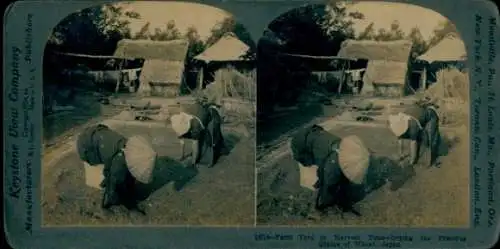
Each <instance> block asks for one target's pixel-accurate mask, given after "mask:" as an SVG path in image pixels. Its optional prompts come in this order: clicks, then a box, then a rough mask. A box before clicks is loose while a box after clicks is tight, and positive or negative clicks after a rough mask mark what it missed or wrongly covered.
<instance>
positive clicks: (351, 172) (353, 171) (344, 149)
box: [339, 135, 370, 184]
mask: <svg viewBox="0 0 500 249" xmlns="http://www.w3.org/2000/svg"><path fill="white" fill-rule="evenodd" d="M339 165H340V169H341V170H342V172H343V173H344V175H345V176H346V177H347V178H348V179H349V180H350V181H351V182H353V183H356V184H361V183H363V181H364V179H365V175H366V172H367V170H368V166H369V165H370V152H369V151H368V149H367V148H366V147H365V145H364V144H363V141H361V139H359V138H358V137H357V136H354V135H352V136H347V137H344V138H343V139H342V141H341V142H340V148H339Z"/></svg>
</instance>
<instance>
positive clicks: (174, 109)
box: [40, 1, 256, 227]
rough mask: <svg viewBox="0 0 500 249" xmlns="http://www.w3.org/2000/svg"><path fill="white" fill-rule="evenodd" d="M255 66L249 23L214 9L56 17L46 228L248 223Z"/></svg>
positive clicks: (48, 83)
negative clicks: (243, 22)
mask: <svg viewBox="0 0 500 249" xmlns="http://www.w3.org/2000/svg"><path fill="white" fill-rule="evenodd" d="M186 13H190V14H189V15H186ZM75 30H77V32H75ZM254 62H255V44H254V41H253V40H252V37H251V35H250V34H249V32H248V31H247V30H246V29H245V27H244V26H243V25H241V24H240V23H238V22H237V21H236V20H235V18H234V17H233V16H232V15H231V14H230V13H228V12H226V11H223V10H221V9H217V8H214V7H210V6H207V5H202V4H192V3H183V2H150V1H147V2H146V1H141V2H127V3H125V2H123V3H113V4H101V5H96V6H93V7H89V8H86V9H81V10H78V11H77V12H75V13H72V14H70V15H69V16H67V17H66V18H64V19H63V20H61V22H60V23H59V24H58V25H57V26H55V27H54V29H53V31H52V33H51V35H50V37H49V39H48V41H47V44H46V46H45V51H44V58H43V100H42V102H43V132H42V133H43V138H42V143H43V144H42V157H43V162H42V172H41V177H42V179H41V191H42V192H41V202H42V203H41V207H42V224H41V225H42V226H45V227H47V226H96V225H97V226H103V225H105V226H122V225H138V226H148V225H151V226H185V225H192V226H253V225H254V223H255V184H254V183H255V144H256V143H255V119H256V118H255V116H256V107H255V106H256V105H255V103H256V80H255V78H256V76H255V75H256V70H255V63H254ZM41 109H42V108H40V110H41Z"/></svg>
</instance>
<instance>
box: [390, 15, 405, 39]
mask: <svg viewBox="0 0 500 249" xmlns="http://www.w3.org/2000/svg"><path fill="white" fill-rule="evenodd" d="M390 32H391V33H390V36H391V40H393V41H396V40H402V39H404V38H405V33H404V32H403V30H401V27H400V24H399V21H397V20H394V21H393V22H392V23H391V31H390Z"/></svg>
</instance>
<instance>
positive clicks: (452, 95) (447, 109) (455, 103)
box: [424, 69, 469, 125]
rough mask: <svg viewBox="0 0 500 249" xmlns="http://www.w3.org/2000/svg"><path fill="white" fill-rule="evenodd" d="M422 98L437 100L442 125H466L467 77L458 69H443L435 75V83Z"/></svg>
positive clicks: (467, 107) (467, 106)
mask: <svg viewBox="0 0 500 249" xmlns="http://www.w3.org/2000/svg"><path fill="white" fill-rule="evenodd" d="M424 96H426V97H429V98H431V99H435V100H437V104H438V105H439V109H438V112H439V116H440V118H441V120H440V121H441V124H443V125H463V124H467V119H468V116H469V75H468V74H467V73H462V72H460V71H459V70H458V69H443V70H441V71H439V72H438V73H437V82H436V83H434V84H433V85H431V86H430V87H429V88H428V89H427V90H426V91H425V93H424Z"/></svg>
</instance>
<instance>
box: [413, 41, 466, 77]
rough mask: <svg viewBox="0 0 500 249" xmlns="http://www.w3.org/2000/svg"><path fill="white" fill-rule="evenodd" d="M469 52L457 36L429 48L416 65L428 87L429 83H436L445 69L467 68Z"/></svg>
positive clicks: (417, 60)
mask: <svg viewBox="0 0 500 249" xmlns="http://www.w3.org/2000/svg"><path fill="white" fill-rule="evenodd" d="M466 61H467V51H466V49H465V44H464V42H463V41H462V40H461V39H460V38H459V37H457V36H456V35H448V36H446V37H444V38H443V39H442V40H441V41H440V42H439V43H438V44H436V45H435V46H433V47H431V48H429V49H428V50H427V52H425V53H424V54H422V55H420V56H419V57H417V59H416V61H415V64H416V66H417V67H416V68H417V69H419V70H418V71H416V72H419V73H421V74H422V75H423V76H424V77H425V78H424V79H423V80H424V82H425V84H426V87H427V85H428V83H433V82H436V80H437V79H436V75H437V72H438V71H439V70H441V69H443V68H450V67H455V68H457V69H459V70H461V71H462V70H463V69H464V68H465V66H466V65H465V62H466Z"/></svg>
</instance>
